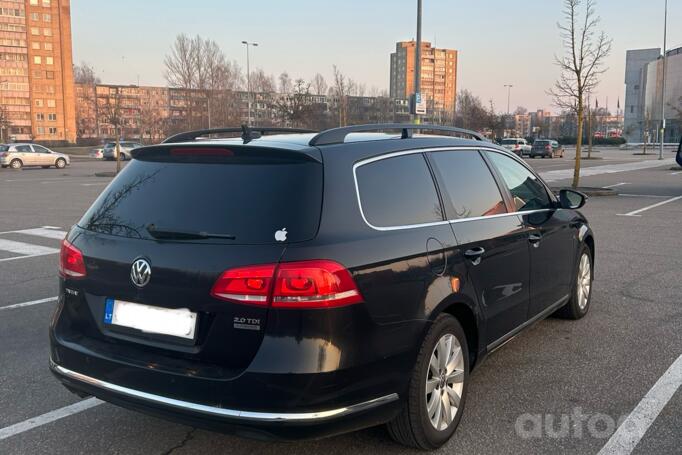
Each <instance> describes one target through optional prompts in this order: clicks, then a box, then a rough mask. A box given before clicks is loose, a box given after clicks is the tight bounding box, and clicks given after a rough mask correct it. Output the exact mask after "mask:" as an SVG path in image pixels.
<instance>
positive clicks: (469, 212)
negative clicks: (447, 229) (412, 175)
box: [429, 150, 507, 220]
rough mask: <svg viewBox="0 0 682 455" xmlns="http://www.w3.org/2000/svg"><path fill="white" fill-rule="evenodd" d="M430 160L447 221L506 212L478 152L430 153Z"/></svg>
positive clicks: (497, 189) (491, 176)
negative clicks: (439, 188)
mask: <svg viewBox="0 0 682 455" xmlns="http://www.w3.org/2000/svg"><path fill="white" fill-rule="evenodd" d="M429 159H430V160H431V161H432V163H433V166H434V171H435V173H436V175H437V176H438V182H439V184H440V186H441V190H442V193H443V198H444V199H445V211H446V215H447V217H448V219H449V220H456V219H458V218H472V217H479V216H490V215H499V214H502V213H507V207H506V206H505V204H504V200H503V199H502V194H501V193H500V189H499V188H498V187H497V183H495V179H494V178H493V175H492V173H491V172H490V169H488V165H487V164H485V161H483V158H482V157H481V155H480V154H479V153H478V152H477V151H475V150H464V151H448V152H433V153H431V154H430V155H429ZM448 202H449V203H448ZM451 212H452V213H451Z"/></svg>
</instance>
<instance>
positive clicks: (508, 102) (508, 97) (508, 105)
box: [505, 84, 514, 115]
mask: <svg viewBox="0 0 682 455" xmlns="http://www.w3.org/2000/svg"><path fill="white" fill-rule="evenodd" d="M513 87H514V86H513V85H511V84H505V88H506V89H507V115H509V114H510V112H509V107H510V105H511V89H512V88H513Z"/></svg>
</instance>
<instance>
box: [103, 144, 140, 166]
mask: <svg viewBox="0 0 682 455" xmlns="http://www.w3.org/2000/svg"><path fill="white" fill-rule="evenodd" d="M120 144H121V161H125V160H129V159H132V155H131V154H130V152H131V151H132V150H133V149H135V148H138V147H142V144H139V143H137V142H129V141H121V143H120ZM102 155H103V158H104V159H105V160H115V159H116V142H107V144H106V145H105V146H104V150H103V151H102Z"/></svg>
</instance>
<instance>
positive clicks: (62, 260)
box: [59, 239, 86, 279]
mask: <svg viewBox="0 0 682 455" xmlns="http://www.w3.org/2000/svg"><path fill="white" fill-rule="evenodd" d="M59 274H60V275H61V276H62V277H64V278H72V279H76V278H84V277H85V275H86V271H85V261H84V260H83V253H81V252H80V250H79V249H78V248H76V247H75V246H73V245H72V244H71V243H70V242H69V241H68V240H66V239H64V240H62V248H61V250H60V252H59Z"/></svg>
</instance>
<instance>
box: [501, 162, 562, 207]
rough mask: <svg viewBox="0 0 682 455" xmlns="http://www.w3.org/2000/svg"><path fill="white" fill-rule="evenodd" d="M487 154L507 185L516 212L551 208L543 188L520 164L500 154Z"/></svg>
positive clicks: (550, 202)
mask: <svg viewBox="0 0 682 455" xmlns="http://www.w3.org/2000/svg"><path fill="white" fill-rule="evenodd" d="M487 154H488V157H489V158H490V160H491V161H492V162H493V164H494V165H495V167H496V168H497V170H498V172H499V173H500V175H501V176H502V179H503V180H504V183H505V184H506V185H507V188H508V189H509V192H510V193H511V196H512V199H513V200H514V205H515V207H516V210H517V211H519V212H526V211H529V210H539V209H548V208H551V207H552V200H551V199H550V197H549V195H548V194H547V190H545V186H544V185H543V184H542V183H540V182H539V181H538V179H537V177H535V175H533V174H532V173H531V172H530V171H529V170H528V169H526V168H525V167H524V166H523V165H522V164H520V163H517V162H516V161H515V160H513V159H512V158H510V157H508V156H504V155H502V154H501V153H495V152H487Z"/></svg>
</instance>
